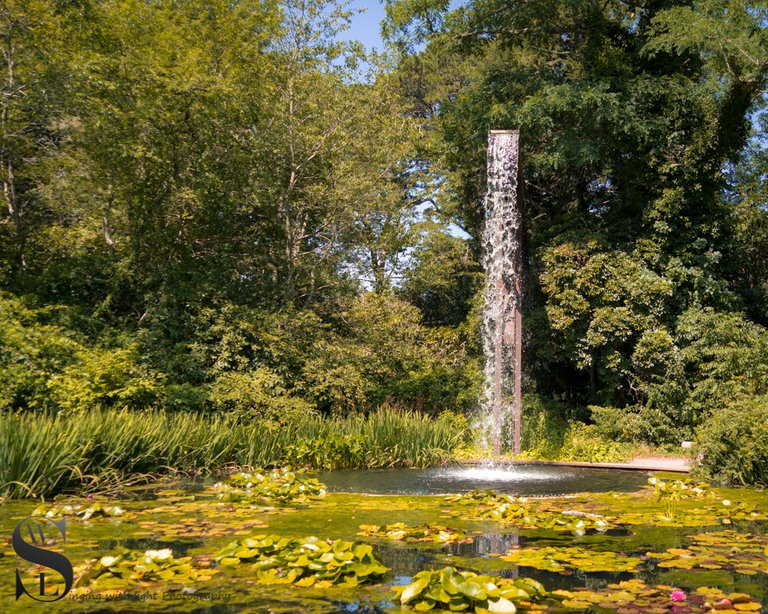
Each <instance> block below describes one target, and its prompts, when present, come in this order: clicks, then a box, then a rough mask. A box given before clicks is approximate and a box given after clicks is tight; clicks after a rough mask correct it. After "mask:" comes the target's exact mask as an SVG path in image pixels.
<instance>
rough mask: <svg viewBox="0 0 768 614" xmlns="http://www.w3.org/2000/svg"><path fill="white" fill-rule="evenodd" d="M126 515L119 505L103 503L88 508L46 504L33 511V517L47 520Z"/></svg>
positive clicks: (93, 504)
mask: <svg viewBox="0 0 768 614" xmlns="http://www.w3.org/2000/svg"><path fill="white" fill-rule="evenodd" d="M123 514H125V511H124V510H123V508H121V507H120V506H119V505H104V504H102V503H98V502H97V503H91V505H89V506H87V507H83V506H82V505H51V506H47V505H45V504H42V505H39V506H37V507H36V508H35V509H34V510H33V511H32V514H31V515H32V516H45V517H46V518H61V517H62V516H77V517H78V518H81V519H82V520H88V519H89V518H94V517H98V516H107V517H112V516H122V515H123Z"/></svg>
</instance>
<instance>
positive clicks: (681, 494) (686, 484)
mask: <svg viewBox="0 0 768 614" xmlns="http://www.w3.org/2000/svg"><path fill="white" fill-rule="evenodd" d="M648 484H650V485H651V486H653V488H654V492H655V494H656V500H657V501H660V502H661V503H662V505H663V507H664V514H665V516H667V517H668V518H672V517H674V516H675V511H676V509H677V502H678V501H684V500H686V499H703V498H705V497H712V496H714V493H713V492H712V491H710V490H708V488H709V484H706V483H704V482H694V481H693V480H673V481H665V480H661V479H659V478H656V477H650V478H648Z"/></svg>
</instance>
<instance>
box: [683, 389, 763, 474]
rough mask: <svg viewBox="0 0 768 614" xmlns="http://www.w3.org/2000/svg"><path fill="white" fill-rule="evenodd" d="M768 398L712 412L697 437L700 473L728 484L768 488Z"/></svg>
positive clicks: (736, 403) (735, 402)
mask: <svg viewBox="0 0 768 614" xmlns="http://www.w3.org/2000/svg"><path fill="white" fill-rule="evenodd" d="M766 418H768V398H766V397H765V396H760V397H749V398H742V399H738V400H735V401H732V402H731V403H729V404H727V405H726V406H725V407H723V408H722V409H721V410H719V411H715V412H712V414H711V415H710V416H709V418H708V419H707V420H706V421H705V422H704V424H702V426H701V427H700V428H699V429H698V430H697V433H696V448H695V452H696V454H697V458H698V461H699V467H698V468H697V473H698V474H699V475H701V476H702V477H703V478H705V479H707V480H710V481H716V482H724V483H726V484H744V485H747V484H750V485H755V484H757V485H764V486H768V420H767V419H766Z"/></svg>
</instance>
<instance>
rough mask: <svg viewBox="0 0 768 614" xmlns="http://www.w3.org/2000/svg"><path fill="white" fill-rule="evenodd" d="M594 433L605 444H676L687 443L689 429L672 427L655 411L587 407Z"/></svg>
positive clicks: (664, 415)
mask: <svg viewBox="0 0 768 614" xmlns="http://www.w3.org/2000/svg"><path fill="white" fill-rule="evenodd" d="M589 410H590V411H591V412H592V420H593V421H594V423H595V432H596V433H597V435H599V436H600V437H602V438H604V439H607V440H615V441H621V442H626V443H639V442H647V443H652V444H664V443H670V442H674V443H679V442H681V441H683V440H686V439H690V438H691V437H692V435H693V432H692V430H691V428H690V427H688V426H686V425H681V424H680V423H676V422H675V421H674V419H673V418H672V417H671V416H670V415H669V414H668V413H667V412H664V411H662V410H660V409H659V408H657V407H651V406H644V407H641V406H637V405H633V406H629V407H600V406H597V405H590V406H589Z"/></svg>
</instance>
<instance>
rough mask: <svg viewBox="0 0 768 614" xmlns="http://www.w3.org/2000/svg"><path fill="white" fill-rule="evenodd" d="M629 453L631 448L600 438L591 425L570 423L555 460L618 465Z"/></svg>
mask: <svg viewBox="0 0 768 614" xmlns="http://www.w3.org/2000/svg"><path fill="white" fill-rule="evenodd" d="M631 451H632V446H628V445H626V444H620V443H618V442H615V441H610V440H607V439H605V438H603V437H601V436H600V434H599V433H598V431H597V429H596V428H595V426H594V425H593V424H584V423H582V422H572V423H571V424H570V425H569V427H568V431H567V432H566V434H565V439H564V442H563V448H562V450H560V454H559V455H558V457H557V460H563V461H580V462H587V463H620V462H623V461H625V460H627V458H628V456H629V455H630V454H631Z"/></svg>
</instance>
